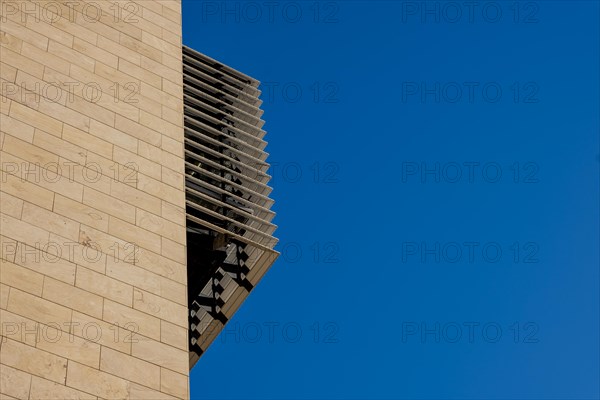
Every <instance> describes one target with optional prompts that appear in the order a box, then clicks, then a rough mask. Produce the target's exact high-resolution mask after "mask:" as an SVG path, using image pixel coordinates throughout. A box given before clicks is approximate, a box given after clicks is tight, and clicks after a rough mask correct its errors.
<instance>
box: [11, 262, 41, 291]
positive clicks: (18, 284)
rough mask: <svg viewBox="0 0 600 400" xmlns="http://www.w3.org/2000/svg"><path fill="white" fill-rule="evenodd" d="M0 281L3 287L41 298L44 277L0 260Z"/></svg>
mask: <svg viewBox="0 0 600 400" xmlns="http://www.w3.org/2000/svg"><path fill="white" fill-rule="evenodd" d="M0 281H2V283H4V284H5V285H8V286H11V287H15V288H17V289H20V290H23V291H25V292H28V293H31V294H34V295H36V296H41V294H42V286H43V283H44V276H43V275H40V274H38V273H37V272H34V271H32V270H30V269H27V268H24V267H21V266H20V265H16V264H13V263H11V262H9V261H5V260H0Z"/></svg>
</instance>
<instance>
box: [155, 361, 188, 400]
mask: <svg viewBox="0 0 600 400" xmlns="http://www.w3.org/2000/svg"><path fill="white" fill-rule="evenodd" d="M160 390H161V392H165V393H169V394H172V395H173V396H177V397H179V398H180V399H187V398H188V397H189V393H188V391H189V376H188V375H187V374H185V375H183V374H178V373H177V372H173V371H171V370H169V369H166V368H161V371H160Z"/></svg>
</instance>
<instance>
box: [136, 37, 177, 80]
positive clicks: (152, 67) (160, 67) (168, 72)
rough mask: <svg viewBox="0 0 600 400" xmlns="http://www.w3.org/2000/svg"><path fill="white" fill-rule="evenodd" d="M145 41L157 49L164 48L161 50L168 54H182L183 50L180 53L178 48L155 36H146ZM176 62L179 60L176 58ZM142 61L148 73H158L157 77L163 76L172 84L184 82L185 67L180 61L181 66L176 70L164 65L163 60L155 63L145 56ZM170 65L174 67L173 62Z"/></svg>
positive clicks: (142, 65)
mask: <svg viewBox="0 0 600 400" xmlns="http://www.w3.org/2000/svg"><path fill="white" fill-rule="evenodd" d="M144 34H145V33H144ZM145 39H146V40H147V42H149V43H151V44H152V45H153V46H155V47H158V46H160V47H162V48H163V49H161V51H163V52H165V53H166V54H178V53H181V50H179V51H178V50H177V47H176V46H173V45H172V44H169V43H167V42H165V41H164V40H162V39H159V38H157V37H155V36H153V35H150V34H146V38H145ZM171 58H172V57H171ZM163 59H164V56H163ZM172 59H174V58H172ZM174 60H177V59H176V58H175V59H174ZM141 61H142V63H141V67H142V68H144V69H147V70H148V71H153V72H154V73H156V74H157V75H159V76H161V77H162V78H164V79H167V80H170V81H171V82H174V83H178V82H180V81H182V80H183V78H182V71H183V67H182V64H181V61H179V64H177V65H175V68H170V67H168V66H166V65H165V64H164V62H163V60H161V61H155V60H153V59H151V58H148V57H145V56H142V60H141ZM170 64H171V65H172V61H170ZM159 87H160V86H159Z"/></svg>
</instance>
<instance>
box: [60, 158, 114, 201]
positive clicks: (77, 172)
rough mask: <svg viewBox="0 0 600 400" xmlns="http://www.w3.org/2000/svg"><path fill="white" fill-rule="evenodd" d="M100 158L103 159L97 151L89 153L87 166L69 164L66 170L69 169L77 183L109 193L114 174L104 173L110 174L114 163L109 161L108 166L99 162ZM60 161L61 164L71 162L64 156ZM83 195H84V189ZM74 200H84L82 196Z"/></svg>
mask: <svg viewBox="0 0 600 400" xmlns="http://www.w3.org/2000/svg"><path fill="white" fill-rule="evenodd" d="M99 159H100V160H102V158H101V156H98V155H96V154H95V153H88V154H87V157H86V163H85V166H82V165H74V166H68V167H67V168H65V170H67V171H68V172H69V173H70V174H71V175H70V176H69V178H70V179H71V178H72V179H73V180H74V181H75V183H78V184H80V185H81V186H83V187H84V188H86V187H88V188H90V189H94V190H96V191H98V192H101V193H105V194H108V193H110V183H111V182H112V176H106V175H102V174H103V173H105V172H106V173H107V174H110V173H111V172H112V171H111V170H110V168H109V167H111V166H112V164H111V163H108V166H107V165H105V164H99V163H98V162H97V161H98V160H99ZM60 161H61V165H62V164H65V163H68V162H69V161H67V160H64V159H62V158H61V160H60ZM113 173H114V172H113ZM81 195H82V196H83V189H82V193H81ZM68 197H71V196H68ZM71 198H72V197H71ZM74 200H77V201H83V200H82V197H79V199H74Z"/></svg>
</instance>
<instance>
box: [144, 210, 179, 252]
mask: <svg viewBox="0 0 600 400" xmlns="http://www.w3.org/2000/svg"><path fill="white" fill-rule="evenodd" d="M136 225H137V226H139V227H142V228H144V229H146V230H148V231H150V232H156V233H158V234H159V235H160V236H166V237H169V238H171V239H173V240H174V241H176V242H178V243H180V244H182V245H185V243H186V230H185V228H184V227H182V226H181V225H177V224H175V223H173V222H171V221H168V220H166V219H164V218H162V217H159V216H158V215H156V214H153V213H149V212H147V211H144V210H141V209H139V208H138V209H137V211H136Z"/></svg>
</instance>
